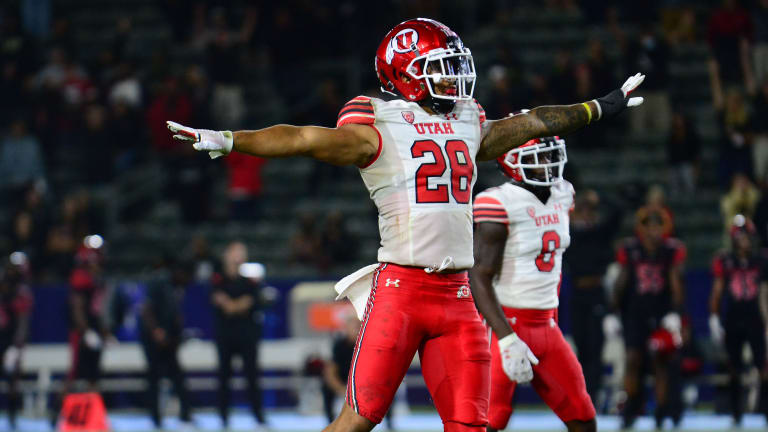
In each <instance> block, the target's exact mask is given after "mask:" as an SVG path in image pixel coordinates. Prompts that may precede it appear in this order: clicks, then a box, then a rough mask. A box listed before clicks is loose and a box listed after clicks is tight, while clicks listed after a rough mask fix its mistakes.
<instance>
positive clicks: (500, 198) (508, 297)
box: [474, 180, 574, 309]
mask: <svg viewBox="0 0 768 432" xmlns="http://www.w3.org/2000/svg"><path fill="white" fill-rule="evenodd" d="M550 191H551V195H550V197H549V199H548V200H547V203H546V204H544V203H542V202H541V201H540V200H539V199H538V198H537V197H536V196H535V195H534V194H533V193H531V192H530V191H528V190H527V189H525V188H523V187H520V186H518V185H515V184H513V183H505V184H503V185H501V186H498V187H493V188H490V189H487V190H485V191H484V192H482V193H480V194H478V195H477V197H476V198H475V204H474V217H475V223H483V222H494V223H502V224H506V225H507V243H506V245H505V246H504V258H503V261H502V265H501V270H500V271H499V274H497V275H496V278H495V279H494V281H493V287H494V290H495V291H496V296H497V297H498V299H499V302H500V303H501V304H502V305H503V306H506V307H511V308H518V309H553V308H556V307H557V306H558V304H559V301H558V295H559V291H560V281H561V271H562V258H563V252H565V249H566V248H567V247H568V245H570V244H571V235H570V231H569V229H568V223H569V212H570V210H571V209H572V207H573V194H574V190H573V185H571V183H570V182H568V181H566V180H563V181H561V182H559V183H557V184H555V185H553V186H551V187H550Z"/></svg>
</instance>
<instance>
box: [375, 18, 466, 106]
mask: <svg viewBox="0 0 768 432" xmlns="http://www.w3.org/2000/svg"><path fill="white" fill-rule="evenodd" d="M375 65H376V74H377V75H378V77H379V81H380V82H381V85H382V90H384V91H385V92H388V93H391V94H396V95H398V93H399V95H398V96H402V97H403V98H405V99H406V100H409V101H420V100H423V99H425V98H427V97H429V96H431V97H433V98H435V99H444V100H452V101H459V100H471V99H472V93H473V92H474V89H475V78H476V75H475V65H474V63H473V61H472V54H471V52H470V51H469V48H466V47H465V46H464V44H463V43H462V42H461V39H460V38H459V36H458V35H457V34H456V33H454V31H453V30H451V29H450V28H448V27H447V26H446V25H444V24H441V23H439V22H437V21H435V20H431V19H427V18H417V19H412V20H408V21H404V22H402V23H400V24H398V25H397V26H395V28H393V29H392V30H390V32H389V33H387V35H386V36H385V37H384V40H383V41H382V42H381V44H380V45H379V48H378V49H377V50H376V60H375ZM403 77H405V79H404V78H403ZM443 80H447V82H450V83H451V86H450V88H449V89H447V91H445V92H442V91H440V92H439V91H435V84H437V83H439V82H441V81H443Z"/></svg>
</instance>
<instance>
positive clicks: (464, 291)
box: [456, 285, 470, 298]
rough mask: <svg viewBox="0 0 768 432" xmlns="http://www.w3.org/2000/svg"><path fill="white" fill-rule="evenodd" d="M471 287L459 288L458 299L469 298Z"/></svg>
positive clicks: (463, 286)
mask: <svg viewBox="0 0 768 432" xmlns="http://www.w3.org/2000/svg"><path fill="white" fill-rule="evenodd" d="M469 294H470V292H469V287H468V286H466V285H462V286H460V287H459V290H458V291H457V292H456V298H465V297H469Z"/></svg>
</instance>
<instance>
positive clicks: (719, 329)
mask: <svg viewBox="0 0 768 432" xmlns="http://www.w3.org/2000/svg"><path fill="white" fill-rule="evenodd" d="M709 335H710V336H711V337H712V341H713V342H714V343H716V344H721V343H723V339H725V330H724V329H723V326H722V324H720V317H719V316H717V315H716V314H712V315H710V316H709Z"/></svg>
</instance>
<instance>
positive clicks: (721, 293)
mask: <svg viewBox="0 0 768 432" xmlns="http://www.w3.org/2000/svg"><path fill="white" fill-rule="evenodd" d="M767 264H768V262H766V257H765V256H764V255H763V254H761V253H760V252H759V251H758V248H757V231H756V229H755V226H754V224H753V223H752V221H750V220H749V219H747V218H745V217H744V216H743V215H736V217H734V220H733V225H732V226H731V250H730V251H727V252H725V251H724V252H720V253H718V254H717V256H715V259H714V260H713V261H712V274H713V276H714V280H713V282H712V294H711V296H710V299H709V310H710V316H709V332H710V335H711V336H712V339H713V340H714V341H715V342H716V343H718V344H720V343H722V342H725V349H726V352H727V353H728V371H729V373H730V380H731V382H730V399H731V414H732V415H733V420H734V423H735V424H736V425H739V424H740V423H741V418H742V414H743V408H742V401H741V393H742V385H741V373H742V369H743V367H744V361H743V359H742V353H743V348H744V343H745V342H746V343H749V346H750V348H751V349H752V362H753V363H754V365H755V367H756V368H757V370H758V371H760V378H761V383H760V402H761V403H763V404H764V407H768V403H766V401H768V364H767V363H766V361H767V360H766V357H765V356H766V352H765V336H766V334H765V319H766V315H768V303H767V302H768V284H766V282H765V281H766V274H765V272H766V270H768V268H766V265H767ZM723 298H725V308H724V309H725V311H724V312H723V313H722V314H723V317H724V318H723V321H724V324H725V325H723V324H721V322H720V315H721V303H722V300H723ZM765 414H766V415H768V412H765Z"/></svg>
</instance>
